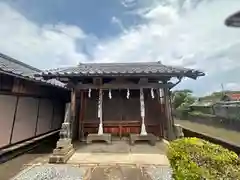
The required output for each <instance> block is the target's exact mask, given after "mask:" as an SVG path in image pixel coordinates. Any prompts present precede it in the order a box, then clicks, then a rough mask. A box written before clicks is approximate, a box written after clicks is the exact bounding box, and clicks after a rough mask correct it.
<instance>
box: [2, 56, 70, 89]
mask: <svg viewBox="0 0 240 180" xmlns="http://www.w3.org/2000/svg"><path fill="white" fill-rule="evenodd" d="M41 72H42V71H41V70H40V69H37V68H34V67H32V66H30V65H28V64H25V63H23V62H21V61H18V60H16V59H14V58H11V57H9V56H7V55H5V54H2V53H0V73H4V74H9V75H11V76H16V77H19V78H22V79H26V80H30V81H35V82H39V83H43V84H46V85H52V86H57V87H64V86H65V84H63V83H62V82H60V81H57V80H56V79H50V80H44V79H43V78H42V77H35V76H34V74H38V73H41Z"/></svg>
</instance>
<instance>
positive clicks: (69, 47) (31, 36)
mask: <svg viewBox="0 0 240 180" xmlns="http://www.w3.org/2000/svg"><path fill="white" fill-rule="evenodd" d="M238 7H240V1H239V0H147V1H146V0H87V1H83V0H31V1H29V0H5V1H3V0H2V1H1V0H0V12H1V16H0V24H1V28H0V39H1V41H0V51H1V52H2V53H5V54H7V55H9V56H12V57H14V58H16V59H18V60H21V61H23V62H25V63H28V64H30V65H32V66H35V67H38V68H40V69H49V68H56V67H62V66H69V65H76V64H77V63H79V62H90V61H91V62H131V61H158V60H161V61H162V63H164V64H166V65H179V66H184V67H190V68H197V69H201V70H203V71H204V72H206V74H207V75H206V77H203V78H200V79H199V80H197V81H193V80H184V82H182V83H181V84H180V85H179V86H178V88H190V89H192V90H193V91H194V92H195V94H197V95H203V94H207V93H210V92H212V91H216V90H220V89H221V83H223V85H224V88H225V89H229V90H239V89H240V80H239V79H238V76H239V75H240V72H239V66H240V61H239V57H240V51H239V49H240V29H235V28H228V27H226V26H224V19H225V18H226V17H227V16H228V15H230V14H231V13H233V12H235V11H237V10H239V9H238Z"/></svg>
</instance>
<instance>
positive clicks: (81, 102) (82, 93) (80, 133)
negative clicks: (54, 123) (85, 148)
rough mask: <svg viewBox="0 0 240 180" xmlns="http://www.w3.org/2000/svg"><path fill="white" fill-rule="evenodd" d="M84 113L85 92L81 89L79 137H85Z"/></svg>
mask: <svg viewBox="0 0 240 180" xmlns="http://www.w3.org/2000/svg"><path fill="white" fill-rule="evenodd" d="M83 113H84V92H83V91H80V110H79V128H78V131H79V134H78V137H79V139H81V138H83V137H82V136H83V133H84V132H83Z"/></svg>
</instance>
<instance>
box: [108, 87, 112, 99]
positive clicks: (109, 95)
mask: <svg viewBox="0 0 240 180" xmlns="http://www.w3.org/2000/svg"><path fill="white" fill-rule="evenodd" d="M108 97H109V99H112V91H111V89H109V90H108Z"/></svg>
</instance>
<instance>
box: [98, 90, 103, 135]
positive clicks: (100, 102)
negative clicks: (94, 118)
mask: <svg viewBox="0 0 240 180" xmlns="http://www.w3.org/2000/svg"><path fill="white" fill-rule="evenodd" d="M102 99H103V92H102V89H99V100H98V118H99V127H98V134H103V125H102Z"/></svg>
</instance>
